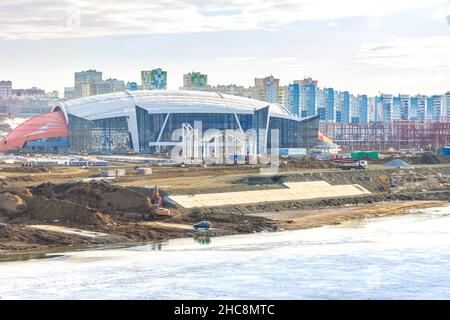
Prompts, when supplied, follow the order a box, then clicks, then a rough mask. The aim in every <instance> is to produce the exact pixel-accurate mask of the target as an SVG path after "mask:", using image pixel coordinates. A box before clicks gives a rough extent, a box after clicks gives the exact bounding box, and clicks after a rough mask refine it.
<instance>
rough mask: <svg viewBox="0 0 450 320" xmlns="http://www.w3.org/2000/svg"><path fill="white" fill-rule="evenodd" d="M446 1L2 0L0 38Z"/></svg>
mask: <svg viewBox="0 0 450 320" xmlns="http://www.w3.org/2000/svg"><path fill="white" fill-rule="evenodd" d="M445 3H447V1H446V0H396V1H392V0H368V1H360V0H341V1H335V0H302V1H299V0H260V1H257V0H216V1H208V0H152V1H148V0H134V1H132V2H127V1H119V0H91V1H86V0H58V1H56V0H34V1H31V0H2V3H1V4H0V38H7V39H42V38H65V37H93V36H104V35H117V34H155V33H186V32H213V31H227V30H255V29H277V28H282V27H283V26H285V25H287V24H289V23H293V22H300V21H312V20H335V19H340V18H346V17H358V16H372V17H377V16H384V15H388V14H392V13H397V12H401V11H403V10H408V9H414V8H429V7H434V6H441V5H443V4H445Z"/></svg>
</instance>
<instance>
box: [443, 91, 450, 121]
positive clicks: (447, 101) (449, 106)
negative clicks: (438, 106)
mask: <svg viewBox="0 0 450 320" xmlns="http://www.w3.org/2000/svg"><path fill="white" fill-rule="evenodd" d="M444 109H445V115H446V117H447V119H446V120H447V121H450V92H447V93H446V94H444Z"/></svg>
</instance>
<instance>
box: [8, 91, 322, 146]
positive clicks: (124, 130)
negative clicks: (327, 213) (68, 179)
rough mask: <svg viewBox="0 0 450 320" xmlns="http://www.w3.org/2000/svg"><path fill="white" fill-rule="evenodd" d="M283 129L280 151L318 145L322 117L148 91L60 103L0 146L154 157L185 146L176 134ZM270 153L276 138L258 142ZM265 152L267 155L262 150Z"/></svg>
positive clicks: (228, 99) (214, 96)
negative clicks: (181, 131)
mask: <svg viewBox="0 0 450 320" xmlns="http://www.w3.org/2000/svg"><path fill="white" fill-rule="evenodd" d="M199 121H201V130H202V132H205V131H206V130H208V129H218V130H220V131H226V130H228V129H233V130H237V131H241V132H246V131H247V130H249V129H258V130H256V131H258V132H260V131H261V130H260V129H265V130H266V131H267V129H269V131H267V132H270V130H271V129H278V130H279V145H278V147H279V148H310V147H314V146H315V145H316V144H317V136H318V131H319V118H318V116H313V117H308V118H299V117H297V116H294V115H293V114H291V113H290V112H289V111H288V110H287V109H285V108H284V107H282V106H280V105H277V104H271V103H267V102H263V101H258V100H254V99H249V98H244V97H238V96H232V95H226V94H220V93H215V92H200V91H182V90H181V91H177V90H148V91H147V90H143V91H125V92H119V93H111V94H103V95H97V96H91V97H85V98H80V99H75V100H70V101H64V102H60V103H59V104H58V105H57V106H56V107H54V108H53V110H52V112H50V113H45V114H41V115H39V116H36V117H33V118H30V119H28V120H27V121H25V122H24V123H23V124H21V125H19V126H18V127H17V128H16V129H14V130H13V131H12V132H10V133H9V134H8V136H6V137H5V138H4V139H3V141H1V142H0V150H3V151H14V150H15V151H20V150H23V151H27V152H30V151H36V152H45V151H47V152H88V153H130V152H134V153H155V152H159V151H161V150H163V151H167V150H168V149H170V148H173V147H174V146H176V145H180V144H181V142H182V141H181V140H182V138H181V137H180V138H179V139H173V132H174V130H176V129H181V128H182V127H183V126H188V127H191V128H192V127H194V126H195V125H196V122H197V123H198V122H199ZM257 143H258V148H259V149H258V150H263V149H265V150H270V149H271V145H272V142H271V135H270V134H269V135H267V134H266V135H265V137H261V136H258V142H257ZM261 147H262V149H261Z"/></svg>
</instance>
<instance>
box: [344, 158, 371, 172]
mask: <svg viewBox="0 0 450 320" xmlns="http://www.w3.org/2000/svg"><path fill="white" fill-rule="evenodd" d="M337 167H338V168H340V169H342V170H351V169H356V170H366V169H367V168H368V164H367V161H366V160H358V161H351V162H350V161H349V162H340V164H339V165H338V166H337Z"/></svg>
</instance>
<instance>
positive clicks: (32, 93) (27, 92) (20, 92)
mask: <svg viewBox="0 0 450 320" xmlns="http://www.w3.org/2000/svg"><path fill="white" fill-rule="evenodd" d="M12 96H13V97H15V98H19V99H21V98H27V97H35V98H42V97H45V90H43V89H39V88H36V87H32V88H30V89H13V90H12Z"/></svg>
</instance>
